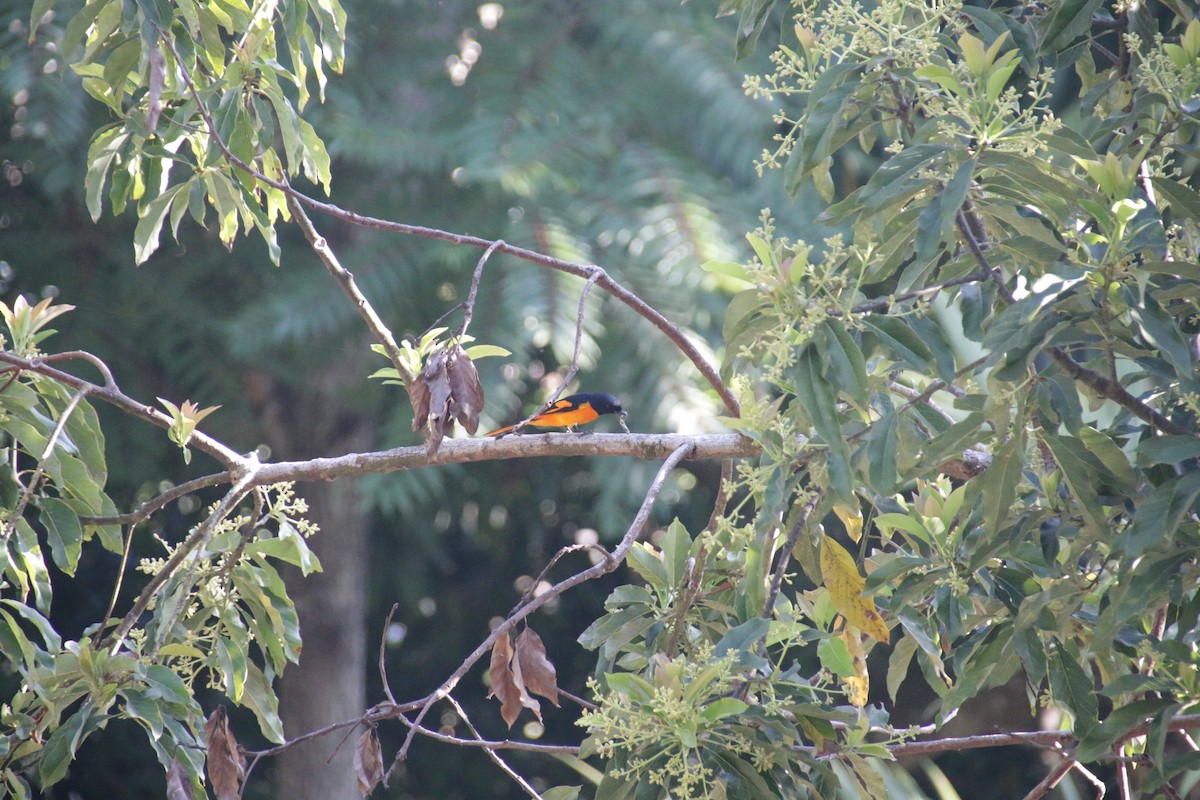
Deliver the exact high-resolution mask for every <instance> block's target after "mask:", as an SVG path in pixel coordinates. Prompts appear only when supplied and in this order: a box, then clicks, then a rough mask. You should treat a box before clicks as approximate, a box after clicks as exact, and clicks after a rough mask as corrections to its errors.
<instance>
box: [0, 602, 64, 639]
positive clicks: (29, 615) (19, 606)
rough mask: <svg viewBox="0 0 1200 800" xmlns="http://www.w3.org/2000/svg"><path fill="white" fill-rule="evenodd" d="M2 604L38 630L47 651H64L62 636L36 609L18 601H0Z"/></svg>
mask: <svg viewBox="0 0 1200 800" xmlns="http://www.w3.org/2000/svg"><path fill="white" fill-rule="evenodd" d="M0 603H3V604H4V605H6V606H8V607H9V608H11V609H12V610H13V611H16V612H17V613H18V614H20V615H21V616H22V617H24V618H25V620H26V621H27V622H29V623H30V624H31V625H33V627H35V628H37V631H38V633H39V634H41V637H42V641H43V642H44V643H45V646H46V649H47V650H50V651H58V650H62V646H63V645H62V636H60V635H59V633H58V631H57V630H55V629H54V626H53V625H51V624H50V620H48V619H47V618H46V617H45V616H44V615H43V614H42V613H41V612H40V611H38V610H37V609H36V608H31V607H30V606H27V605H25V604H24V603H22V602H19V601H17V600H0Z"/></svg>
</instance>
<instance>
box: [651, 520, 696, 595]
mask: <svg viewBox="0 0 1200 800" xmlns="http://www.w3.org/2000/svg"><path fill="white" fill-rule="evenodd" d="M659 544H661V545H662V555H663V559H662V563H663V567H664V568H665V569H666V574H667V586H668V587H669V588H671V589H676V588H678V587H679V586H681V585H682V584H683V583H684V581H685V580H686V579H687V572H688V569H687V562H688V555H689V554H690V552H691V549H692V537H691V536H689V535H688V532H687V528H685V527H684V526H683V523H682V522H680V521H679V520H678V519H676V520H674V521H672V522H671V524H670V525H669V526H668V527H667V532H666V535H664V536H663V538H662V540H661V541H660V542H659Z"/></svg>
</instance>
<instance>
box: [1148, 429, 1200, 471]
mask: <svg viewBox="0 0 1200 800" xmlns="http://www.w3.org/2000/svg"><path fill="white" fill-rule="evenodd" d="M1192 458H1200V439H1197V438H1196V437H1195V436H1190V435H1186V434H1165V435H1162V436H1155V437H1154V438H1152V439H1146V440H1145V441H1142V442H1140V443H1139V444H1138V449H1137V463H1138V466H1139V467H1148V466H1150V465H1152V464H1181V463H1183V462H1184V461H1187V460H1189V459H1192Z"/></svg>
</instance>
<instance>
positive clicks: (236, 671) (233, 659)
mask: <svg viewBox="0 0 1200 800" xmlns="http://www.w3.org/2000/svg"><path fill="white" fill-rule="evenodd" d="M242 633H243V635H244V634H245V631H242ZM217 658H218V659H219V660H220V662H221V672H223V673H224V678H225V694H226V695H227V696H228V697H229V699H230V700H232V701H233V702H235V703H241V702H242V692H243V690H244V689H245V688H246V677H247V675H248V671H249V661H248V659H247V657H246V642H245V641H235V640H233V639H229V638H226V637H224V636H221V637H219V638H218V639H217Z"/></svg>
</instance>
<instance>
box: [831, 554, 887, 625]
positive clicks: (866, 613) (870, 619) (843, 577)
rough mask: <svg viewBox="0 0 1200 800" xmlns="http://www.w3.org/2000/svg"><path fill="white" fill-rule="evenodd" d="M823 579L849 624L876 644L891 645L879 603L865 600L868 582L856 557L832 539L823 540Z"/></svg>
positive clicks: (836, 605) (835, 606) (839, 610)
mask: <svg viewBox="0 0 1200 800" xmlns="http://www.w3.org/2000/svg"><path fill="white" fill-rule="evenodd" d="M821 580H822V582H823V583H824V584H825V588H826V589H828V590H829V597H830V599H831V600H833V607H834V608H836V609H837V610H838V613H839V614H841V615H842V616H843V617H845V618H846V625H847V626H848V627H851V628H855V629H857V630H858V631H862V632H863V633H865V634H867V635H868V636H870V637H871V638H873V639H875V640H876V641H880V642H883V643H885V644H886V643H888V642H889V641H891V635H890V634H889V633H888V627H887V623H886V622H884V621H883V617H882V616H881V615H880V614H879V612H878V611H877V610H876V609H875V601H874V600H873V599H871V598H870V597H863V596H862V592H863V586H864V585H865V583H866V582H865V581H864V580H863V577H862V576H861V575H859V574H858V566H857V565H856V564H855V563H854V556H852V555H850V553H849V552H848V551H847V550H846V548H844V547H842V546H841V545H840V544H838V543H837V542H835V541H834V540H833V539H830V538H829V537H828V536H822V537H821Z"/></svg>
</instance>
